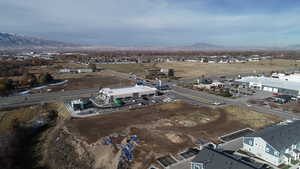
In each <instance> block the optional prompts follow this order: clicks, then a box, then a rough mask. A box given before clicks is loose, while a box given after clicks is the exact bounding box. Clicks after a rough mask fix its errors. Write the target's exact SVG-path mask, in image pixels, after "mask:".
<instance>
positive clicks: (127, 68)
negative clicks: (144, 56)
mask: <svg viewBox="0 0 300 169" xmlns="http://www.w3.org/2000/svg"><path fill="white" fill-rule="evenodd" d="M100 67H102V68H105V69H110V70H114V71H116V72H122V73H134V74H135V75H137V76H139V77H144V76H145V74H146V69H149V68H153V67H155V64H153V63H151V64H142V63H130V64H102V65H100Z"/></svg>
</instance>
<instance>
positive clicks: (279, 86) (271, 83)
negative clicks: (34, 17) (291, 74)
mask: <svg viewBox="0 0 300 169" xmlns="http://www.w3.org/2000/svg"><path fill="white" fill-rule="evenodd" d="M236 81H237V82H239V83H240V84H242V85H247V86H249V87H250V88H255V89H259V90H264V91H268V92H273V93H279V94H286V95H292V96H296V97H298V96H299V97H300V83H299V82H295V81H286V80H282V79H277V78H269V77H253V76H249V77H243V78H241V79H238V80H236Z"/></svg>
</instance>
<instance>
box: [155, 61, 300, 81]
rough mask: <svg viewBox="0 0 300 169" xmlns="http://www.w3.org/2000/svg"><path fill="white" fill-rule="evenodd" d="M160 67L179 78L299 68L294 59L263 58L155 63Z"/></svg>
mask: <svg viewBox="0 0 300 169" xmlns="http://www.w3.org/2000/svg"><path fill="white" fill-rule="evenodd" d="M156 66H157V67H160V68H173V69H174V70H175V72H176V73H175V75H176V76H178V77H181V78H197V77H201V76H202V75H204V76H222V75H230V74H237V73H253V72H265V71H273V70H286V69H291V68H297V67H298V68H299V67H300V65H297V63H295V61H294V60H283V59H273V60H263V61H259V62H246V63H232V64H220V63H200V62H199V63H197V62H165V63H158V64H157V65H156Z"/></svg>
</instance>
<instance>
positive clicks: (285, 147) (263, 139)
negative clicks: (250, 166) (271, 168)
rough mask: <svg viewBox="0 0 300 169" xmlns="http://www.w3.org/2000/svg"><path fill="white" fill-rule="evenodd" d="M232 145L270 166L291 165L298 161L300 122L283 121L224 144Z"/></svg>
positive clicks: (226, 148)
mask: <svg viewBox="0 0 300 169" xmlns="http://www.w3.org/2000/svg"><path fill="white" fill-rule="evenodd" d="M232 145H239V147H238V148H239V149H240V150H242V151H244V152H246V153H248V154H250V155H253V156H255V157H257V158H259V159H262V160H264V161H266V162H268V163H270V164H272V165H275V166H279V165H281V164H291V160H299V159H300V120H294V121H290V120H288V121H285V122H281V123H279V124H277V125H273V126H270V127H267V128H265V129H262V130H260V131H257V132H254V133H251V134H250V135H247V136H244V137H241V138H239V139H235V140H233V141H231V142H229V143H226V144H224V146H223V147H222V149H225V150H230V148H232Z"/></svg>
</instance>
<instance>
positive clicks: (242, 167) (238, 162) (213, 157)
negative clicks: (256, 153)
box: [190, 148, 264, 169]
mask: <svg viewBox="0 0 300 169" xmlns="http://www.w3.org/2000/svg"><path fill="white" fill-rule="evenodd" d="M190 168H191V169H263V168H264V165H263V164H260V163H254V162H250V161H249V159H247V158H244V157H240V156H236V155H233V154H230V153H227V152H222V151H219V150H215V149H210V148H204V149H202V150H201V151H200V152H199V153H198V154H197V156H196V157H195V158H194V159H193V160H192V161H191V162H190Z"/></svg>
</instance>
